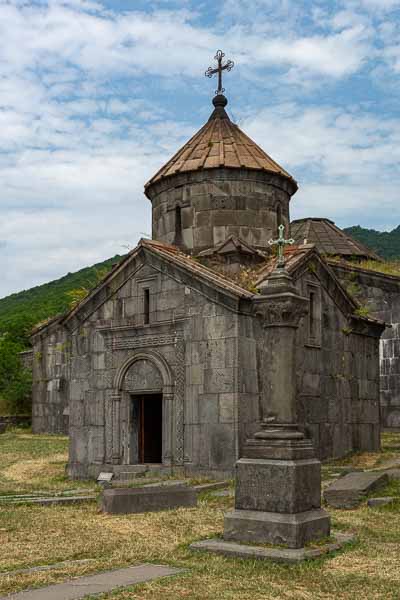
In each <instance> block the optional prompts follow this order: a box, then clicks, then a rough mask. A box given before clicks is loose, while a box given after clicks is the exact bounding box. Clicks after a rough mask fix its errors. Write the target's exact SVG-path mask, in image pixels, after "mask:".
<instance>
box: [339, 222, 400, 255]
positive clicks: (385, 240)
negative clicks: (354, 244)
mask: <svg viewBox="0 0 400 600" xmlns="http://www.w3.org/2000/svg"><path fill="white" fill-rule="evenodd" d="M343 231H345V232H346V233H347V234H348V235H350V236H351V237H353V238H354V239H356V240H358V241H359V242H361V243H362V244H364V245H365V246H368V248H371V250H375V252H376V253H377V254H379V256H381V257H382V258H386V260H392V259H393V258H400V225H399V226H398V227H396V229H393V231H375V229H364V228H363V227H360V226H359V225H356V226H355V227H347V229H344V230H343Z"/></svg>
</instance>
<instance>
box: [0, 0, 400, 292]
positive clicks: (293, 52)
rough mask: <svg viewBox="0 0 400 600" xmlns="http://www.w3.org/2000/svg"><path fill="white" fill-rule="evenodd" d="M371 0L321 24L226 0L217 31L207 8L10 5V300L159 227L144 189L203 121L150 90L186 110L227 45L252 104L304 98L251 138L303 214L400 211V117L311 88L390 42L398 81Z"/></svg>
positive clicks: (258, 122) (299, 10) (2, 13)
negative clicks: (292, 187)
mask: <svg viewBox="0 0 400 600" xmlns="http://www.w3.org/2000/svg"><path fill="white" fill-rule="evenodd" d="M374 1H375V0H360V1H358V2H353V3H351V2H348V3H345V5H344V4H343V3H341V2H337V3H335V4H334V7H332V3H325V4H324V3H323V2H322V3H319V6H320V7H321V10H320V11H319V13H318V15H317V13H316V12H315V11H314V22H313V19H312V14H311V12H312V11H311V7H310V3H303V2H301V1H299V2H297V0H296V2H294V0H280V1H277V2H275V1H273V0H255V1H254V2H253V3H251V4H243V3H242V4H239V3H237V2H233V0H227V1H226V2H225V5H224V6H223V9H224V10H225V12H224V11H223V12H221V14H220V15H219V18H218V19H217V22H216V23H214V22H213V23H206V24H204V19H200V18H199V16H202V17H204V16H205V13H204V11H207V4H205V5H204V6H203V5H201V6H200V5H197V3H194V2H189V1H187V2H186V1H178V0H177V1H176V2H169V1H168V0H165V2H164V1H160V2H151V3H149V5H150V7H149V8H148V11H147V12H144V11H139V10H126V11H124V12H116V11H112V10H110V9H106V8H104V5H103V2H101V1H100V0H98V1H90V0H87V1H85V0H48V1H47V2H46V0H38V1H34V0H30V1H28V0H26V1H25V0H0V36H1V39H2V43H1V45H0V198H1V205H0V240H1V241H2V244H0V249H1V253H2V258H3V262H6V263H7V264H8V268H7V271H6V273H5V275H4V274H3V277H2V281H1V288H0V294H1V295H3V294H6V293H8V292H10V291H15V290H17V289H19V288H22V287H30V286H31V285H33V284H37V283H39V282H43V281H46V280H49V279H52V278H54V277H56V276H61V275H62V274H63V273H64V272H65V271H71V270H74V269H77V268H79V267H82V266H85V265H87V264H90V263H93V262H96V261H98V260H100V259H103V258H106V257H108V256H111V255H112V254H115V253H118V252H120V253H121V252H124V251H125V249H124V248H123V246H124V245H126V244H128V245H131V246H132V245H133V244H134V243H135V242H136V241H137V239H138V238H139V237H140V235H141V233H142V232H145V233H149V232H150V212H151V211H150V203H149V202H148V200H147V199H146V198H145V197H144V195H143V184H144V183H145V181H146V180H147V179H148V178H149V177H150V176H151V175H152V174H153V173H154V172H155V171H156V170H157V169H158V168H159V167H160V166H161V164H162V163H163V162H164V161H165V160H167V159H168V158H169V157H170V156H171V155H172V153H173V152H174V151H175V150H176V149H177V147H179V145H180V144H181V143H183V142H184V141H185V140H186V139H187V138H189V137H190V135H191V134H192V133H193V132H194V130H195V129H196V128H197V127H199V126H200V125H201V124H202V123H201V118H202V117H201V116H200V114H196V113H195V112H193V114H192V115H191V119H192V122H187V119H188V118H189V117H188V116H187V114H185V116H183V115H181V114H179V112H178V109H176V110H175V113H174V108H173V107H172V108H168V107H167V106H166V105H165V104H164V99H163V97H162V94H161V93H160V94H159V98H158V100H156V98H157V94H153V95H152V96H150V92H151V91H152V89H151V85H154V86H155V87H156V88H157V89H158V90H161V89H162V90H165V92H166V93H168V94H169V95H172V93H171V92H173V93H174V94H176V96H177V97H178V95H179V94H180V93H181V90H182V89H183V86H185V88H186V89H185V93H186V94H187V97H188V98H189V100H188V106H189V105H190V98H193V95H192V96H190V93H189V91H188V89H189V90H190V86H192V87H193V86H197V88H198V89H200V85H201V77H202V74H203V72H204V71H205V69H206V68H207V66H208V65H209V64H211V62H210V59H211V58H212V56H213V54H214V52H215V50H216V49H217V48H218V47H220V46H221V43H223V48H224V50H225V51H226V54H227V57H228V58H232V59H234V60H235V62H236V64H237V69H236V73H237V75H235V77H236V80H235V81H236V83H237V86H238V87H237V89H236V92H237V94H238V95H239V94H240V92H241V90H243V91H244V95H243V98H244V100H243V105H245V101H246V95H245V93H246V94H247V91H248V89H249V87H250V86H251V85H252V84H255V85H256V86H258V87H262V88H263V89H266V88H267V86H269V84H270V82H271V85H272V86H273V89H274V93H275V94H276V96H275V98H276V101H278V100H279V98H280V97H281V96H284V95H285V94H290V95H292V96H293V98H294V101H293V103H291V104H285V103H282V104H281V106H278V105H272V106H270V107H269V108H268V110H265V111H263V110H261V111H260V110H259V108H260V106H259V104H258V107H257V111H256V116H253V117H251V118H249V117H248V118H246V120H245V122H244V127H245V129H246V130H247V131H248V132H249V133H250V135H252V136H253V137H254V138H255V139H256V140H258V141H259V143H260V144H261V145H263V146H264V147H265V149H266V150H267V151H268V152H271V154H272V155H273V156H274V158H276V159H278V160H280V161H281V162H282V164H283V165H284V166H287V167H290V168H293V169H294V171H295V174H297V176H298V179H299V180H300V183H302V188H301V191H300V192H299V194H298V195H297V196H296V197H295V200H294V202H293V206H294V207H295V210H296V206H302V207H303V208H304V210H307V211H309V212H314V208H316V207H317V206H318V202H319V198H321V197H322V196H323V197H324V198H325V200H326V201H327V202H328V204H329V206H328V208H329V210H332V212H333V213H334V214H335V215H337V216H338V217H339V218H344V216H345V215H351V214H353V213H354V211H355V212H357V211H359V210H360V209H359V207H360V206H361V205H362V202H364V203H365V211H369V212H370V214H371V215H372V214H373V197H374V195H375V196H377V197H381V196H382V197H383V200H382V202H385V203H386V205H387V206H390V202H392V203H393V205H396V206H397V202H395V200H394V193H395V189H396V186H395V185H394V183H393V182H394V181H397V179H398V176H397V175H396V168H397V164H398V161H399V151H398V148H399V147H400V144H399V142H400V139H399V137H400V136H399V127H398V125H397V122H396V121H394V120H390V119H388V118H386V119H380V120H379V119H377V117H376V116H374V115H373V114H369V113H365V112H363V111H362V110H361V109H360V107H357V106H355V107H354V108H352V109H351V110H350V109H349V110H347V111H345V110H343V109H340V108H337V107H335V105H334V102H333V103H332V106H331V107H330V108H323V107H321V106H319V107H318V106H317V105H316V106H314V107H309V108H307V107H304V106H302V101H303V98H302V96H303V95H304V90H307V92H308V93H310V91H311V90H318V91H320V90H321V89H323V86H324V85H325V84H326V82H329V83H330V85H331V86H335V85H336V84H338V82H341V83H342V82H345V81H346V79H349V78H351V76H352V75H354V74H357V75H359V74H361V73H363V69H364V66H365V65H366V64H370V61H371V57H375V55H376V45H377V44H376V40H377V39H378V38H379V39H380V43H381V44H382V50H381V52H382V54H381V56H382V58H384V59H385V60H386V61H387V64H390V66H391V68H393V69H394V70H396V69H398V70H400V67H399V64H400V56H399V53H398V48H397V46H396V44H397V38H396V36H397V29H396V28H395V27H394V26H392V28H391V29H390V26H389V24H388V22H387V21H385V20H384V17H382V18H381V17H379V19H378V17H377V14H378V12H379V14H380V15H381V14H383V15H384V14H385V13H384V11H378V10H377V11H376V14H375V13H373V11H370V7H371V6H372V3H373V2H374ZM381 1H383V3H384V5H385V10H386V9H389V8H393V7H394V6H395V3H394V2H393V1H392V2H390V0H381ZM129 4H131V5H135V3H129ZM143 4H144V3H143ZM311 4H312V3H311ZM108 5H109V6H110V3H108ZM190 6H192V7H194V8H193V12H190V10H191V9H190ZM367 6H368V7H369V8H368V10H367V8H366V7H367ZM172 7H175V8H174V9H173V8H172ZM183 7H184V8H183ZM167 8H169V10H165V9H167ZM314 8H315V7H314ZM226 9H228V10H226ZM194 11H197V12H194ZM201 11H203V13H201ZM372 13H373V14H372ZM317 17H318V19H317ZM317 20H319V22H318V24H317V25H316V24H315V23H316V21H317ZM375 22H377V23H378V24H377V25H373V24H372V23H375ZM389 29H390V30H389ZM381 68H382V69H383V68H384V65H383V64H382V65H381ZM188 81H189V85H187V82H188ZM203 89H204V88H203ZM332 90H333V91H334V87H332ZM150 97H151V98H152V99H151V100H150ZM260 98H261V96H260ZM260 98H259V100H258V102H259V103H260V102H261V100H260ZM269 104H273V103H271V100H270V99H269ZM244 109H245V110H248V107H246V106H244ZM204 114H205V113H204ZM392 178H393V179H392ZM396 178H397V179H396ZM381 182H382V188H381V190H383V191H381V192H379V185H380V184H381ZM378 184H379V185H378ZM366 186H367V188H368V190H367V192H365V193H364V194H363V192H362V190H364V189H365V187H366ZM350 198H351V199H350ZM396 200H397V198H396ZM330 205H332V206H330ZM349 211H353V213H351V212H349ZM328 212H329V211H328V209H326V210H325V211H324V213H323V214H327V213H328ZM368 214H369V213H368ZM328 216H329V215H328ZM349 218H350V217H349ZM386 219H387V217H386Z"/></svg>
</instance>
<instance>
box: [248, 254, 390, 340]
mask: <svg viewBox="0 0 400 600" xmlns="http://www.w3.org/2000/svg"><path fill="white" fill-rule="evenodd" d="M285 259H286V264H285V267H286V270H287V271H288V272H289V274H290V275H292V277H293V278H294V279H295V280H296V279H298V278H299V277H300V276H301V275H302V274H303V273H304V272H305V271H306V270H309V271H310V272H311V273H313V274H314V275H315V276H316V277H317V278H318V279H319V280H320V281H321V283H323V285H324V288H325V289H326V291H327V292H328V294H329V295H330V296H331V298H332V299H333V301H334V302H335V304H336V305H337V306H338V307H339V309H340V310H341V311H342V313H343V314H344V315H346V316H347V317H351V318H352V319H353V320H356V321H360V322H364V323H365V324H368V325H372V327H375V326H376V327H378V329H379V328H380V330H383V329H384V327H385V324H384V323H382V321H379V320H378V319H374V318H372V317H364V316H359V315H357V314H356V312H355V311H356V310H357V309H358V308H359V307H360V305H359V303H358V302H357V301H356V300H355V299H354V298H353V297H352V296H350V294H349V293H348V292H347V290H346V289H345V288H344V287H343V285H342V284H341V283H340V281H339V279H338V278H337V277H336V275H335V273H334V272H333V270H332V268H331V267H330V266H329V264H328V263H327V261H326V260H325V259H324V258H323V257H322V256H321V255H320V253H319V252H318V248H316V247H315V246H314V244H303V245H302V246H291V247H289V248H288V247H286V248H285ZM276 264H277V258H276V257H272V258H271V259H270V260H269V261H268V262H267V264H266V265H265V266H264V267H262V269H260V272H259V277H258V279H257V281H256V285H260V284H261V282H262V281H265V280H266V279H268V277H269V276H270V275H271V273H272V272H273V270H274V269H275V267H276Z"/></svg>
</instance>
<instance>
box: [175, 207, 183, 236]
mask: <svg viewBox="0 0 400 600" xmlns="http://www.w3.org/2000/svg"><path fill="white" fill-rule="evenodd" d="M181 241H182V209H181V207H180V206H177V207H176V208H175V242H178V243H179V242H181Z"/></svg>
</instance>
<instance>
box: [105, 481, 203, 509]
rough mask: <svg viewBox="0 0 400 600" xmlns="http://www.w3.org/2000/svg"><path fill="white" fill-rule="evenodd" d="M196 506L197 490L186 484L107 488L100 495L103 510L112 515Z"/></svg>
mask: <svg viewBox="0 0 400 600" xmlns="http://www.w3.org/2000/svg"><path fill="white" fill-rule="evenodd" d="M195 506H197V492H196V490H194V489H193V488H190V487H188V486H186V485H179V486H165V485H164V486H158V487H140V488H108V489H105V490H104V492H103V494H102V497H101V509H102V511H103V512H106V513H110V514H114V515H124V514H125V515H126V514H130V513H144V512H155V511H160V510H168V509H174V508H193V507H195Z"/></svg>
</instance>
